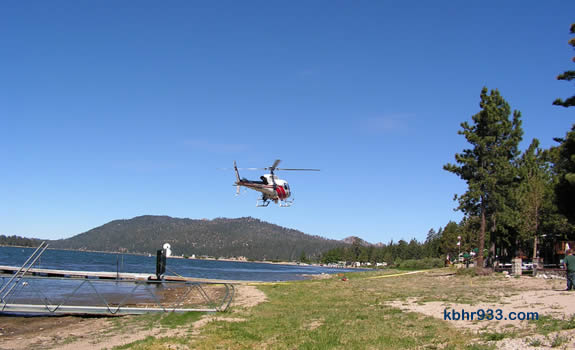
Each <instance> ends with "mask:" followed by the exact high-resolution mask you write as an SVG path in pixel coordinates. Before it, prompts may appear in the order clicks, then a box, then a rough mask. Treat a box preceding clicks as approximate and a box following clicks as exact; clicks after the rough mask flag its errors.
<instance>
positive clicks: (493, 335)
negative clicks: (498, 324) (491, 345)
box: [481, 332, 507, 341]
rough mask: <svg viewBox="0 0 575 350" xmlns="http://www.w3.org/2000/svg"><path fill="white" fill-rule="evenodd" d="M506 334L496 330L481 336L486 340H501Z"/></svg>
mask: <svg viewBox="0 0 575 350" xmlns="http://www.w3.org/2000/svg"><path fill="white" fill-rule="evenodd" d="M506 336H507V334H506V333H498V332H491V333H484V334H482V335H481V337H482V338H483V339H485V340H487V341H500V340H503V339H504V338H505V337H506Z"/></svg>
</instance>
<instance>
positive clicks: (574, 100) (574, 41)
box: [553, 23, 575, 107]
mask: <svg viewBox="0 0 575 350" xmlns="http://www.w3.org/2000/svg"><path fill="white" fill-rule="evenodd" d="M571 34H575V23H573V24H571ZM568 42H569V45H571V46H573V48H575V38H571V40H569V41H568ZM573 62H575V57H573ZM573 79H575V71H573V70H568V71H566V72H564V73H563V74H559V75H558V76H557V80H566V81H571V80H573ZM553 104H554V105H557V106H563V107H573V106H575V95H574V96H571V97H569V98H568V99H566V100H565V101H563V100H562V99H560V98H558V99H556V100H555V101H553Z"/></svg>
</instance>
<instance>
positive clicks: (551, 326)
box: [529, 315, 575, 335]
mask: <svg viewBox="0 0 575 350" xmlns="http://www.w3.org/2000/svg"><path fill="white" fill-rule="evenodd" d="M529 322H530V323H534V324H535V327H536V330H537V333H540V334H545V335H547V334H549V333H552V332H558V331H562V330H566V329H575V315H574V316H571V318H570V319H567V320H560V319H557V318H553V317H551V316H539V319H538V320H536V321H529Z"/></svg>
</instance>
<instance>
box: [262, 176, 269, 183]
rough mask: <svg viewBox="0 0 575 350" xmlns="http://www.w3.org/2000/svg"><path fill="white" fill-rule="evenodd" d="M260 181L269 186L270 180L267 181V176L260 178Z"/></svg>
mask: <svg viewBox="0 0 575 350" xmlns="http://www.w3.org/2000/svg"><path fill="white" fill-rule="evenodd" d="M260 179H261V180H262V182H263V183H264V185H267V184H268V179H266V177H265V176H260Z"/></svg>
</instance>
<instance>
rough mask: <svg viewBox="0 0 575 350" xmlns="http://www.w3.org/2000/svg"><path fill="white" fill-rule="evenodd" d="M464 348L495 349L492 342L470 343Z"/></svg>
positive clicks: (473, 349) (475, 349) (476, 349)
mask: <svg viewBox="0 0 575 350" xmlns="http://www.w3.org/2000/svg"><path fill="white" fill-rule="evenodd" d="M465 349H466V350H494V349H496V347H495V345H493V344H471V345H468V346H466V347H465Z"/></svg>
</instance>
